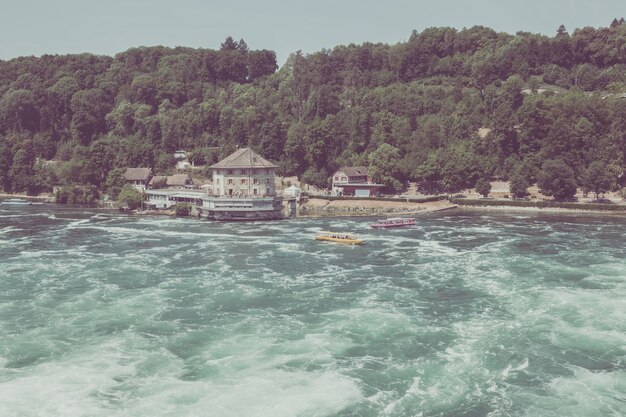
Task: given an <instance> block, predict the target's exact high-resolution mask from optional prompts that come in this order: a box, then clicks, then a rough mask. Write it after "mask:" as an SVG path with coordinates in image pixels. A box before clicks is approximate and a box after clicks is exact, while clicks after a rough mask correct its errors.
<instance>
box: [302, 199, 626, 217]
mask: <svg viewBox="0 0 626 417" xmlns="http://www.w3.org/2000/svg"><path fill="white" fill-rule="evenodd" d="M613 207H615V206H613ZM452 208H458V209H460V210H467V211H491V212H502V213H505V212H506V213H509V212H525V213H529V212H532V213H555V214H601V215H612V216H626V205H624V206H623V210H602V209H588V208H584V205H581V208H580V209H578V208H575V207H567V208H566V207H532V206H522V207H520V206H515V205H510V206H507V205H498V206H489V205H481V206H478V205H471V204H468V205H457V204H454V203H451V202H450V201H448V200H441V201H431V202H426V203H417V202H406V201H376V200H372V201H367V200H358V201H357V200H333V201H329V200H326V199H319V198H311V199H309V201H308V202H307V203H306V204H303V205H301V206H300V208H299V213H298V216H299V217H302V216H306V217H327V216H381V215H384V216H393V215H408V214H422V213H432V212H437V211H442V210H449V209H452Z"/></svg>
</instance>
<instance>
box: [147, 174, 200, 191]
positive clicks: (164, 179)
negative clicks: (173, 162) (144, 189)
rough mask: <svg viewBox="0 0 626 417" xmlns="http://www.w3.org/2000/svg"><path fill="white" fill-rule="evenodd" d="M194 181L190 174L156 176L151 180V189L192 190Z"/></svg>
mask: <svg viewBox="0 0 626 417" xmlns="http://www.w3.org/2000/svg"><path fill="white" fill-rule="evenodd" d="M192 186H193V180H192V179H191V176H190V175H189V174H174V175H169V176H165V175H155V176H154V177H152V179H151V180H150V188H153V189H155V188H190V187H192Z"/></svg>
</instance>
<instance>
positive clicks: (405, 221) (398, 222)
mask: <svg viewBox="0 0 626 417" xmlns="http://www.w3.org/2000/svg"><path fill="white" fill-rule="evenodd" d="M403 226H415V219H414V218H413V217H393V218H390V219H381V220H378V222H377V223H374V224H371V225H370V227H373V228H374V229H386V228H388V227H403Z"/></svg>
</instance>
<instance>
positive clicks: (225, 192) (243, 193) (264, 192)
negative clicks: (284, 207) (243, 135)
mask: <svg viewBox="0 0 626 417" xmlns="http://www.w3.org/2000/svg"><path fill="white" fill-rule="evenodd" d="M210 168H211V170H212V172H213V194H214V195H219V196H229V197H247V196H274V195H275V194H276V186H275V177H276V168H278V167H277V166H276V165H274V164H272V163H271V162H269V161H268V160H267V159H265V158H263V157H262V156H260V155H259V154H257V153H255V152H254V151H253V150H252V149H250V148H242V149H238V150H237V151H235V152H234V153H233V154H231V155H229V156H227V157H226V158H224V159H223V160H221V161H220V162H218V163H217V164H214V165H211V167H210Z"/></svg>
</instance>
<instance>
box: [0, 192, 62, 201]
mask: <svg viewBox="0 0 626 417" xmlns="http://www.w3.org/2000/svg"><path fill="white" fill-rule="evenodd" d="M0 198H1V199H4V198H23V199H26V200H42V201H43V200H48V199H51V198H54V197H52V196H51V195H50V194H48V193H46V194H39V195H26V194H11V193H0Z"/></svg>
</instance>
